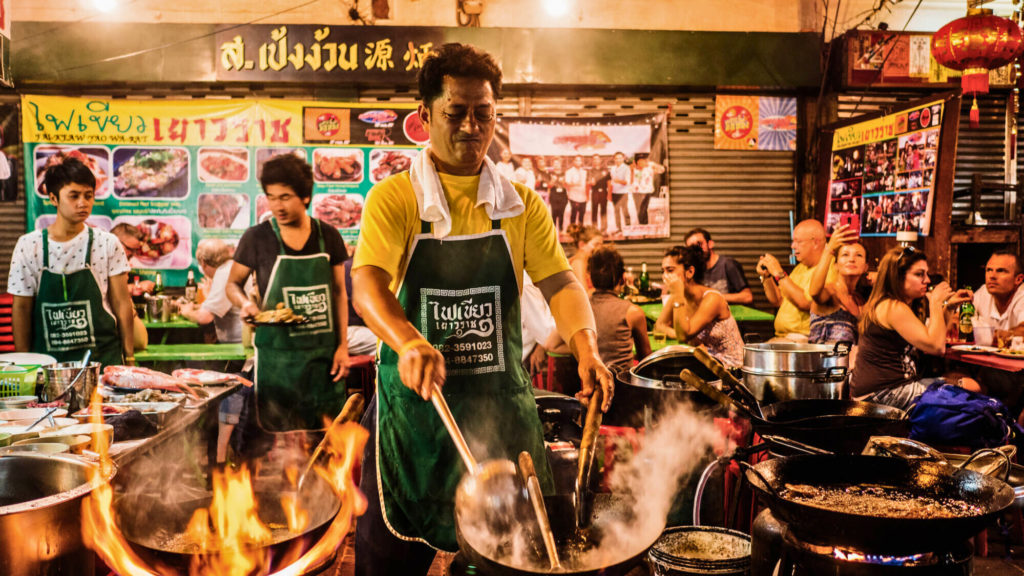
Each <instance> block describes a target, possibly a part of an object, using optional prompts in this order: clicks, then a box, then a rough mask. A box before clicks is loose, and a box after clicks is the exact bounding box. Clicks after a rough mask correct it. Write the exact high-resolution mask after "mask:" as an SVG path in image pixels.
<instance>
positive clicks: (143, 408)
mask: <svg viewBox="0 0 1024 576" xmlns="http://www.w3.org/2000/svg"><path fill="white" fill-rule="evenodd" d="M103 405H104V406H114V407H117V408H123V409H124V410H125V411H128V410H138V411H139V412H141V413H142V415H143V416H145V417H146V419H147V420H149V421H150V422H152V423H153V424H156V425H157V427H160V428H162V427H163V426H164V423H166V422H167V419H168V418H170V417H171V415H172V414H175V413H177V411H178V410H179V409H180V408H181V405H180V404H178V403H177V402H106V403H104V404H103ZM74 416H75V418H77V419H78V421H79V422H82V423H85V422H88V421H89V416H90V415H89V413H88V412H87V411H79V412H75V414H74ZM108 416H116V414H104V415H103V417H104V420H105V419H106V418H107V417H108Z"/></svg>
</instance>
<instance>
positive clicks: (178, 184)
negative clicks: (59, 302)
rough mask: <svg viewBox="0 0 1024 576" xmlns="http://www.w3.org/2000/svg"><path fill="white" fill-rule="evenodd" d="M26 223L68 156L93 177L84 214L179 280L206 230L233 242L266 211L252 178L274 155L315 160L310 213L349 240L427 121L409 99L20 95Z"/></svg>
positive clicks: (40, 209) (143, 261) (423, 137)
mask: <svg viewBox="0 0 1024 576" xmlns="http://www.w3.org/2000/svg"><path fill="white" fill-rule="evenodd" d="M21 109H22V125H23V135H24V138H23V140H24V146H25V164H26V179H25V180H26V189H27V190H28V191H29V193H28V194H27V199H28V201H27V210H28V219H27V221H28V229H29V230H30V231H31V230H35V229H38V228H42V227H45V226H48V225H49V224H50V223H52V222H53V221H54V219H55V218H56V215H55V214H56V208H55V207H54V205H53V204H52V203H51V202H50V201H49V200H48V197H47V190H46V188H45V185H44V178H43V176H44V174H45V172H46V169H47V167H49V166H52V165H54V164H55V163H59V162H63V161H64V160H66V159H68V158H76V159H78V160H80V161H81V162H83V163H84V164H85V165H86V166H88V167H89V168H90V169H91V170H92V172H93V174H94V175H95V176H96V201H95V204H94V207H93V211H92V216H91V217H90V218H89V219H88V221H87V224H89V225H90V226H95V227H97V228H102V229H103V230H108V231H111V232H113V233H114V234H116V235H117V236H118V238H120V239H121V241H122V244H123V245H124V246H125V249H126V250H127V251H128V253H129V257H130V263H131V265H132V268H134V269H136V270H139V271H140V272H141V274H142V275H143V276H153V275H155V274H156V272H157V271H161V272H163V275H164V278H165V279H166V282H167V283H168V284H169V285H182V284H184V282H185V279H186V276H187V271H188V270H189V269H190V268H192V269H196V268H197V264H196V263H195V258H194V255H195V250H196V246H197V245H198V243H199V242H201V241H202V240H203V239H205V238H220V239H222V240H225V241H227V242H230V243H236V242H237V241H238V238H240V237H241V235H242V233H243V232H244V231H245V229H246V228H248V227H250V226H252V225H254V224H257V223H259V222H263V221H264V220H266V219H268V218H270V210H269V208H268V206H267V202H266V197H265V196H264V195H263V193H262V189H261V187H260V183H259V176H260V173H261V171H262V167H263V165H264V164H265V163H266V162H267V160H269V159H270V158H273V157H274V156H275V155H279V154H295V155H296V156H299V157H301V158H303V159H305V160H306V161H308V162H309V163H310V164H311V165H312V167H313V198H312V202H311V203H310V213H311V214H312V215H313V216H314V217H316V218H318V219H320V220H321V221H323V222H324V223H326V224H329V225H331V226H334V227H336V228H337V229H338V230H339V231H340V232H341V234H342V236H343V237H344V238H345V241H346V242H347V243H348V244H350V245H354V244H355V243H356V242H357V241H358V237H359V227H360V221H361V218H362V209H363V203H364V201H365V199H366V194H367V192H369V190H370V188H371V187H373V185H374V184H376V183H377V182H380V181H381V180H383V179H384V178H387V177H388V176H390V175H392V174H396V173H398V172H401V171H403V170H407V169H408V168H409V166H410V165H411V163H412V159H413V158H415V156H416V154H418V152H419V150H420V148H422V147H423V146H424V145H426V143H427V140H428V137H427V133H426V130H425V129H424V127H423V125H422V124H421V123H420V120H419V117H418V116H417V115H416V108H415V104H387V105H366V104H348V103H334V102H324V101H315V102H305V101H297V100H238V101H233V100H227V101H224V100H183V101H172V100H153V101H128V100H101V99H87V98H64V97H56V96H23V97H22V108H21Z"/></svg>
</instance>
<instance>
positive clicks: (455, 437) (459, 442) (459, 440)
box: [430, 384, 477, 474]
mask: <svg viewBox="0 0 1024 576" xmlns="http://www.w3.org/2000/svg"><path fill="white" fill-rule="evenodd" d="M430 402H431V403H433V404H434V409H435V410H437V415H438V416H440V417H441V422H443V423H444V427H445V428H447V429H448V435H449V436H451V437H452V442H454V443H455V449H456V450H458V451H459V456H461V457H462V462H463V463H464V464H465V465H466V469H467V470H468V471H469V473H470V474H476V471H477V463H476V458H473V453H472V452H470V451H469V444H466V439H465V438H463V437H462V431H461V430H459V425H458V424H456V423H455V416H452V411H451V409H450V408H448V402H446V401H445V399H444V395H443V394H441V387H440V386H438V385H437V384H434V386H433V388H432V390H431V391H430Z"/></svg>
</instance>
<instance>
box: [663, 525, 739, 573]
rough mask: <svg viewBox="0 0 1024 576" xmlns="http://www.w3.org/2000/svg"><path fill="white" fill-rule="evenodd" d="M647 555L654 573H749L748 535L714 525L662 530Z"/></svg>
mask: <svg viewBox="0 0 1024 576" xmlns="http://www.w3.org/2000/svg"><path fill="white" fill-rule="evenodd" d="M647 559H648V560H649V561H650V563H651V567H652V568H653V569H654V573H655V574H656V575H657V576H669V575H671V576H677V575H709V574H714V575H716V576H726V575H736V576H740V575H745V574H749V573H750V536H748V535H747V534H744V533H742V532H737V531H735V530H729V529H727V528H717V527H714V526H681V527H678V528H670V529H668V530H665V531H664V532H663V533H662V534H661V537H660V538H658V541H657V542H655V543H654V546H651V550H650V551H649V552H648V553H647Z"/></svg>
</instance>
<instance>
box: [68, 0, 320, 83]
mask: <svg viewBox="0 0 1024 576" xmlns="http://www.w3.org/2000/svg"><path fill="white" fill-rule="evenodd" d="M321 1H322V0H308V1H307V2H303V3H302V4H296V5H295V6H291V7H289V8H285V9H283V10H278V11H277V12H273V13H271V14H265V15H263V16H260V17H259V18H255V19H253V20H249V21H248V22H243V23H241V24H233V25H231V26H227V27H224V28H218V29H217V30H214V31H213V32H209V33H206V34H200V35H199V36H193V37H192V38H185V39H184V40H177V41H174V42H168V43H166V44H162V45H160V46H155V47H153V48H144V49H142V50H135V51H133V52H128V53H125V54H120V55H118V56H110V57H108V58H103V59H100V60H95V61H93V62H87V63H85V64H78V65H75V66H69V67H67V68H60V69H58V70H56V72H57V73H58V74H59V73H62V72H71V71H73V70H80V69H82V68H89V67H91V66H96V65H98V64H106V63H108V62H116V61H118V60H125V59H127V58H134V57H135V56H141V55H143V54H149V53H151V52H157V51H160V50H167V49H168V48H174V47H175V46H181V45H183V44H188V43H189V42H195V41H196V40H203V39H206V38H211V37H213V36H216V35H217V34H220V33H221V32H227V31H229V30H236V29H238V28H242V27H244V26H249V25H250V24H255V23H257V22H260V21H263V20H266V19H267V18H273V17H274V16H280V15H281V14H285V13H288V12H291V11H293V10H298V9H299V8H305V7H306V6H309V5H311V4H316V3H317V2H321Z"/></svg>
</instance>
